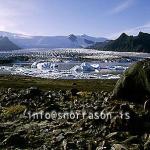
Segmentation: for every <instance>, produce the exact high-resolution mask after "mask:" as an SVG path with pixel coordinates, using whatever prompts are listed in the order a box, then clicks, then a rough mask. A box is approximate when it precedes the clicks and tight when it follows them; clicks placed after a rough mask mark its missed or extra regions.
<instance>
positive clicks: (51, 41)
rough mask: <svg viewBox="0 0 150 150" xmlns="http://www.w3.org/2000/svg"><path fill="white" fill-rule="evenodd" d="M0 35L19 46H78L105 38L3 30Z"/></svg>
mask: <svg viewBox="0 0 150 150" xmlns="http://www.w3.org/2000/svg"><path fill="white" fill-rule="evenodd" d="M0 36H6V37H8V38H9V39H10V40H11V41H12V42H13V43H15V44H16V45H18V46H19V47H21V48H80V47H88V46H90V45H93V44H94V43H96V42H103V41H105V40H107V39H106V38H103V37H99V38H96V37H91V36H87V35H73V34H70V35H69V36H28V35H23V34H16V33H10V32H4V31H0Z"/></svg>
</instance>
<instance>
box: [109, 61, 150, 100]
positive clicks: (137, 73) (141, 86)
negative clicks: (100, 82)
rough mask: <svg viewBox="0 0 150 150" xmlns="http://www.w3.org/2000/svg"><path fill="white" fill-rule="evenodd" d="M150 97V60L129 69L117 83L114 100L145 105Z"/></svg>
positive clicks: (113, 95) (140, 62)
mask: <svg viewBox="0 0 150 150" xmlns="http://www.w3.org/2000/svg"><path fill="white" fill-rule="evenodd" d="M147 95H148V96H150V59H146V60H143V61H139V62H137V63H135V64H134V65H132V66H131V67H129V68H128V69H127V70H126V71H125V72H124V74H123V75H122V77H121V78H120V79H119V80H118V82H117V83H116V86H115V88H114V90H113V94H112V98H113V99H114V98H119V99H125V100H129V101H133V102H138V103H144V102H143V99H145V97H146V96H147Z"/></svg>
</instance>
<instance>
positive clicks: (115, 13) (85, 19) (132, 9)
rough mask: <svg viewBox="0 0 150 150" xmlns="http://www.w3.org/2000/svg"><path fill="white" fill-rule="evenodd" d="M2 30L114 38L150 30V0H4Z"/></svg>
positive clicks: (1, 3) (1, 4)
mask: <svg viewBox="0 0 150 150" xmlns="http://www.w3.org/2000/svg"><path fill="white" fill-rule="evenodd" d="M0 31H8V32H13V33H21V34H27V35H47V36H48V35H49V36H55V35H69V34H75V35H81V34H87V35H90V36H96V37H106V38H111V39H113V38H116V37H117V36H119V35H120V34H121V33H122V32H125V33H127V34H129V35H136V34H138V32H139V31H143V32H148V33H150V0H0Z"/></svg>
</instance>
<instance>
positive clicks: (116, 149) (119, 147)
mask: <svg viewBox="0 0 150 150" xmlns="http://www.w3.org/2000/svg"><path fill="white" fill-rule="evenodd" d="M111 150H128V148H127V147H125V146H124V145H122V144H113V146H112V147H111Z"/></svg>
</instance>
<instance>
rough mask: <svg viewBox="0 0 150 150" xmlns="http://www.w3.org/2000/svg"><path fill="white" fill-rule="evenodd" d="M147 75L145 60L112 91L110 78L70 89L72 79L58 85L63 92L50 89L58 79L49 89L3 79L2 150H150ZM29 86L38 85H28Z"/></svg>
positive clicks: (148, 65)
mask: <svg viewBox="0 0 150 150" xmlns="http://www.w3.org/2000/svg"><path fill="white" fill-rule="evenodd" d="M149 75H150V61H149V60H145V61H141V62H139V63H137V64H135V65H134V66H132V67H131V68H129V69H128V70H127V71H126V72H125V73H124V74H123V76H122V78H121V79H120V80H119V81H118V82H117V84H116V87H115V89H114V90H112V87H113V84H114V81H108V80H103V81H101V80H99V81H98V80H96V81H94V80H93V81H89V80H87V81H82V80H81V81H82V84H83V85H84V87H83V86H82V85H81V83H80V82H81V81H77V80H74V82H75V81H76V82H77V83H74V84H73V85H72V87H71V88H69V87H70V82H71V81H68V82H67V81H66V80H65V81H63V82H62V81H57V82H58V83H59V87H61V86H62V87H63V88H62V89H64V90H62V89H61V90H56V89H55V90H54V89H53V90H52V87H53V88H54V87H56V81H54V80H53V81H51V82H50V83H51V84H53V85H51V89H48V87H49V86H48V85H49V84H48V81H46V80H45V81H44V82H41V80H39V79H34V80H33V79H29V78H26V79H25V80H22V79H20V78H19V77H17V78H15V79H14V78H11V79H10V77H9V78H8V77H7V78H6V77H5V78H4V77H3V78H1V79H0V83H1V84H3V86H2V85H1V86H0V87H1V88H0V104H1V105H0V119H1V122H0V149H4V150H6V149H8V150H9V149H12V150H13V149H31V150H32V149H36V150H42V149H43V150H48V149H49V150H51V149H53V150H61V149H62V150H78V149H79V150H85V149H87V150H103V149H106V150H109V149H110V150H111V149H112V150H149V149H150V100H149V98H150V92H149V91H150V86H149V85H150V84H149V83H150V80H149ZM14 81H15V82H14ZM20 81H22V82H20ZM5 82H6V83H7V84H6V83H5ZM64 82H66V86H67V87H68V89H66V90H65V86H64V84H63V83H64ZM8 83H9V84H8ZM12 83H13V86H12ZM22 83H23V84H22ZM29 83H30V84H29ZM33 83H34V84H33ZM42 83H43V84H42ZM58 83H57V84H58ZM111 83H112V84H111ZM31 84H33V85H38V86H37V87H30V88H27V87H26V86H27V85H31ZM67 84H68V85H67ZM93 84H96V86H95V85H93ZM40 85H42V86H40ZM44 85H45V86H44ZM79 85H80V88H78V87H79ZM9 86H10V87H11V88H9ZM2 87H3V88H2ZM13 87H14V88H13ZM42 87H43V88H42ZM89 87H90V88H89ZM85 89H87V90H85ZM98 89H99V90H98ZM102 89H103V90H102Z"/></svg>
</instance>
